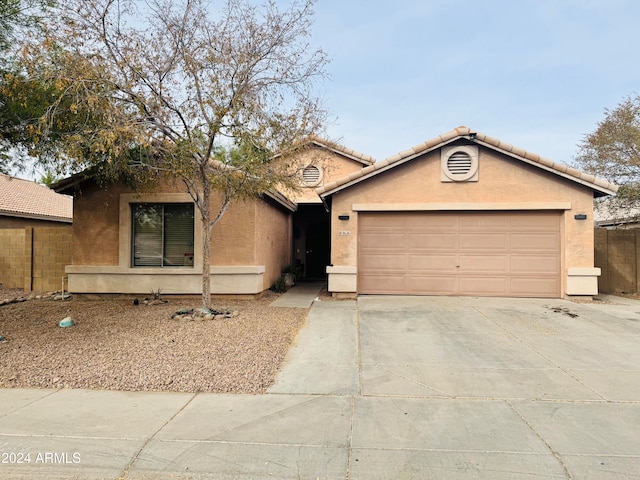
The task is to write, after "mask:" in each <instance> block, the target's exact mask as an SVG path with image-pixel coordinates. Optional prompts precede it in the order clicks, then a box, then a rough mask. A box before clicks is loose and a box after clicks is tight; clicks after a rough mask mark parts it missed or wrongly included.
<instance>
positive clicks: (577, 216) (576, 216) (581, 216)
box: [573, 213, 587, 220]
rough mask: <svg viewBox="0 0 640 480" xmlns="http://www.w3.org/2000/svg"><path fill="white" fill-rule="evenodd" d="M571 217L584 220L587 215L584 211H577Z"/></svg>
mask: <svg viewBox="0 0 640 480" xmlns="http://www.w3.org/2000/svg"><path fill="white" fill-rule="evenodd" d="M573 218H575V219H576V220H586V219H587V215H586V213H578V214H577V215H574V216H573Z"/></svg>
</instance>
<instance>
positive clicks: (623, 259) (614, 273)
mask: <svg viewBox="0 0 640 480" xmlns="http://www.w3.org/2000/svg"><path fill="white" fill-rule="evenodd" d="M639 250H640V231H636V230H606V229H603V228H596V229H595V258H594V260H595V262H594V263H595V266H596V267H600V268H601V269H602V275H601V276H600V278H599V279H598V291H600V292H602V293H620V292H624V293H635V292H637V291H638V285H639V284H640V283H639V281H638V274H639V273H640V268H639V266H638V261H639V260H640V251H639Z"/></svg>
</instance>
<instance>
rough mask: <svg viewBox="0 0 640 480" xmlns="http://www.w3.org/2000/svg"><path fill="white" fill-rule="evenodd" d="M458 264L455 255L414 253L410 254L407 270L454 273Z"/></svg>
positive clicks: (411, 271)
mask: <svg viewBox="0 0 640 480" xmlns="http://www.w3.org/2000/svg"><path fill="white" fill-rule="evenodd" d="M457 265H458V256H457V255H438V254H434V255H428V254H414V255H411V261H410V262H409V263H408V271H409V272H410V273H415V272H422V273H434V272H435V273H440V274H441V275H442V273H444V272H446V273H447V274H451V273H455V271H456V268H457Z"/></svg>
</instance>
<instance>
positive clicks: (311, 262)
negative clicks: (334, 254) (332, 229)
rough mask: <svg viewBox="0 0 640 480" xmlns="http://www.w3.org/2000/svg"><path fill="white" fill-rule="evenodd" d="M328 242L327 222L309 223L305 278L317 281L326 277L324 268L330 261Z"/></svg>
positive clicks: (329, 238) (329, 240)
mask: <svg viewBox="0 0 640 480" xmlns="http://www.w3.org/2000/svg"><path fill="white" fill-rule="evenodd" d="M330 242H331V237H330V233H329V224H328V222H321V223H320V222H318V223H310V224H309V225H307V231H306V248H305V263H306V272H305V275H306V278H308V279H317V278H323V279H324V278H325V277H326V267H327V265H329V262H330V261H331V259H330Z"/></svg>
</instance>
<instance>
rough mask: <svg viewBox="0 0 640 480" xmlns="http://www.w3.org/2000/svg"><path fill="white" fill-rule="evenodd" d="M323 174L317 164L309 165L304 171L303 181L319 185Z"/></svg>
mask: <svg viewBox="0 0 640 480" xmlns="http://www.w3.org/2000/svg"><path fill="white" fill-rule="evenodd" d="M321 176H322V175H321V172H320V169H319V168H318V167H316V166H315V165H309V166H308V167H305V169H304V170H303V171H302V181H303V182H304V183H305V184H306V185H310V186H312V185H317V184H318V183H320V179H321Z"/></svg>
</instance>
